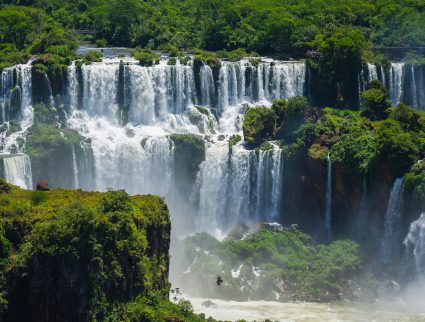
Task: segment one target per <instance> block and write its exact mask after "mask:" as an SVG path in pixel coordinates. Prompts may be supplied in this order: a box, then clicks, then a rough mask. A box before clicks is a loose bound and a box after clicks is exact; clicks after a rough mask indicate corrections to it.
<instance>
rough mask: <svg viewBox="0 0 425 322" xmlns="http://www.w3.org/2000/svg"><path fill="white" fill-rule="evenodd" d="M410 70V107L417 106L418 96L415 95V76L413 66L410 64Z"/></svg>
mask: <svg viewBox="0 0 425 322" xmlns="http://www.w3.org/2000/svg"><path fill="white" fill-rule="evenodd" d="M410 72H411V73H412V80H411V82H410V84H411V86H410V87H411V88H410V90H411V96H412V107H414V108H418V107H419V104H418V96H417V89H416V77H415V67H414V66H413V65H412V66H411V67H410Z"/></svg>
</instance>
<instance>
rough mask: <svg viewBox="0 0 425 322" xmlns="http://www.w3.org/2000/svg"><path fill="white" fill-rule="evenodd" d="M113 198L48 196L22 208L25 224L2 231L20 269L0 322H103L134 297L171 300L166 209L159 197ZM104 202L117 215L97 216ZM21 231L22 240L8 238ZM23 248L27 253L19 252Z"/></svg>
mask: <svg viewBox="0 0 425 322" xmlns="http://www.w3.org/2000/svg"><path fill="white" fill-rule="evenodd" d="M46 184H47V182H46ZM14 191H17V188H13V189H12V190H11V192H9V193H8V196H6V197H7V198H13V197H14V195H13V193H14ZM19 193H20V194H21V197H22V196H23V198H27V197H29V198H31V196H33V192H32V191H25V192H19ZM114 193H115V192H108V193H107V194H103V193H88V192H82V191H81V190H79V191H71V190H68V191H64V190H55V189H52V190H50V191H46V192H45V193H44V194H45V196H46V199H45V200H44V201H43V202H41V203H40V204H39V205H38V204H37V205H34V206H33V207H32V208H31V209H28V208H26V210H25V209H24V208H23V209H22V211H24V212H25V211H26V212H25V213H24V216H19V217H18V216H17V217H16V218H15V220H13V221H9V222H8V223H4V226H5V231H6V235H7V238H8V239H9V240H10V241H11V242H12V243H13V244H14V249H16V250H15V252H16V253H17V256H18V257H20V258H22V263H21V264H22V265H21V264H19V265H14V264H13V265H12V266H13V267H12V268H11V269H10V271H9V272H7V276H6V279H5V281H6V289H5V290H4V291H5V294H7V300H8V309H7V310H6V311H5V312H4V313H3V315H0V321H6V322H9V321H10V322H12V321H14V322H20V321H22V322H23V321H35V322H42V321H43V322H50V321H54V322H56V321H58V322H59V321H61V322H62V321H65V322H67V321H69V322H71V321H104V320H105V319H107V317H108V316H109V315H110V313H111V312H112V311H113V310H115V309H116V308H118V309H120V308H121V309H123V306H124V305H125V303H128V302H131V301H134V300H135V299H136V298H137V297H138V296H147V295H148V294H149V293H150V292H159V293H160V294H161V295H162V296H163V298H164V299H167V298H168V291H169V283H168V266H169V255H168V251H169V245H170V220H169V214H168V209H167V206H166V205H165V203H164V202H163V201H162V200H161V199H160V198H159V197H156V196H135V197H125V198H127V199H125V198H124V199H123V198H121V199H120V197H114V196H113V194H114ZM111 194H112V196H113V198H115V199H111V198H112V197H111ZM124 194H125V192H124ZM127 196H128V195H127ZM6 197H5V198H6ZM1 198H3V197H1V195H0V199H1ZM107 198H109V200H112V203H113V204H114V205H115V208H116V209H113V210H111V209H106V208H102V205H103V204H104V203H105V200H108V199H107ZM109 202H111V201H109ZM18 206H19V201H16V207H18ZM105 209H106V210H105ZM11 211H13V210H11ZM5 214H6V215H5V216H6V217H7V214H8V210H7V209H6V210H5ZM33 215H35V216H38V219H37V220H35V221H34V218H35V217H33ZM51 216H53V217H51ZM25 218H26V219H25ZM49 218H50V219H49ZM2 219H3V217H1V216H0V224H1V223H2V222H3V220H2ZM46 219H47V220H46ZM22 220H23V221H25V220H28V222H25V223H24V222H22ZM23 225H24V226H25V227H24V228H23V227H22V226H23ZM19 229H21V230H24V231H23V232H21V235H22V236H21V237H20V238H12V237H14V236H15V235H17V234H18V233H20V232H18V230H19ZM18 237H19V236H18ZM23 242H25V243H26V246H27V247H28V250H29V251H28V252H21V251H20V249H21V247H20V245H21V244H22V243H23ZM18 253H19V254H18ZM0 287H1V285H0ZM0 290H1V291H2V292H3V289H1V288H0Z"/></svg>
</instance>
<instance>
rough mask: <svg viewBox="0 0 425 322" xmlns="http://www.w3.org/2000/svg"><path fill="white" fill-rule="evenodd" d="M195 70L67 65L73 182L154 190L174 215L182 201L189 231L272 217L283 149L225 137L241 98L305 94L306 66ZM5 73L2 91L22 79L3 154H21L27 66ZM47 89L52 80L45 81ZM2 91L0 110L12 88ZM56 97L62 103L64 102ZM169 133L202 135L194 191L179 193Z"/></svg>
mask: <svg viewBox="0 0 425 322" xmlns="http://www.w3.org/2000/svg"><path fill="white" fill-rule="evenodd" d="M195 72H196V68H195V64H194V61H193V60H190V61H189V62H188V63H187V64H181V63H180V62H179V61H178V60H177V62H176V64H169V63H168V61H166V60H162V61H161V62H160V63H159V64H156V65H153V66H151V67H142V66H140V65H138V64H137V62H136V61H134V60H132V59H130V58H126V59H124V60H123V61H121V60H118V59H104V60H103V62H100V63H92V64H90V65H83V66H77V64H75V63H73V64H72V65H71V66H70V67H69V68H68V75H67V84H66V88H65V91H66V92H65V93H64V94H65V95H63V98H62V99H63V102H62V103H63V105H64V106H65V108H66V112H67V113H66V115H67V126H69V127H70V128H72V129H74V130H77V131H78V132H79V133H80V134H81V135H82V136H83V137H85V138H86V141H85V142H81V147H77V146H72V151H71V152H72V154H70V155H72V160H71V162H70V163H69V164H70V166H71V167H72V169H69V171H70V172H71V171H72V174H73V180H70V182H71V183H70V184H71V185H72V188H74V187H81V188H83V189H87V190H105V189H106V188H109V187H111V188H125V189H126V190H127V191H128V192H129V193H132V194H134V193H155V194H159V195H161V196H164V197H165V198H166V199H167V202H168V204H169V206H170V209H171V213H172V216H173V217H174V218H175V216H177V218H179V217H178V216H179V214H178V213H179V211H180V209H181V204H187V203H191V204H192V206H191V207H189V208H190V211H189V212H193V214H189V216H191V218H192V221H193V218H197V220H196V223H195V226H194V227H192V228H190V230H192V229H196V230H203V229H208V230H209V231H211V230H214V231H213V232H214V233H217V232H218V231H221V232H224V231H228V230H229V229H231V228H232V226H233V225H234V224H237V223H238V222H241V221H247V222H250V223H253V224H254V223H257V222H258V221H263V220H273V221H274V220H278V219H279V217H280V203H281V198H282V175H283V156H282V151H281V150H280V149H279V148H278V147H277V146H276V145H273V149H271V150H269V151H257V152H256V151H254V150H246V149H245V148H244V146H243V144H242V143H239V144H237V145H236V146H233V147H232V148H230V147H229V142H228V139H229V137H230V135H232V134H242V133H241V125H242V121H243V114H244V112H245V110H246V108H247V104H250V105H255V104H257V103H259V102H261V104H264V105H270V104H271V102H272V100H273V99H275V98H289V97H291V96H294V95H303V94H304V86H305V84H304V83H305V72H306V67H305V63H303V62H283V61H272V60H270V59H262V61H261V62H258V63H256V64H253V63H251V61H250V60H249V59H243V60H241V61H239V62H226V61H222V62H221V66H220V67H219V70H218V71H217V73H216V74H215V73H213V69H212V68H211V67H210V66H208V65H203V66H201V67H200V68H199V69H198V72H199V75H195ZM13 73H15V74H16V73H18V75H19V77H18V79H19V83H16V82H15V83H12V82H11V79H10V77H9V76H7V75H12V74H13ZM5 75H6V76H5ZM214 75H215V76H214ZM215 77H217V78H216V79H215ZM3 78H5V81H3V82H2V93H3V92H5V90H3V88H6V87H7V88H8V93H10V91H11V90H12V89H13V88H14V87H16V86H18V85H19V91H20V97H21V102H22V103H21V108H20V111H21V116H20V118H19V120H20V121H21V126H22V131H21V132H19V134H16V135H15V134H12V135H9V136H8V137H7V138H6V141H5V142H6V143H7V144H4V149H3V152H6V153H8V152H9V151H10V152H12V151H13V150H15V151H17V152H24V150H23V149H24V145H21V146H18V144H17V143H18V141H19V140H18V138H20V137H24V136H25V133H26V130H27V129H28V127H29V126H31V124H32V108H31V65H30V64H27V65H19V66H16V67H14V68H12V69H10V70H7V71H6V73H3V74H2V79H3ZM197 82H199V83H197ZM3 84H5V85H3ZM17 84H18V85H17ZM45 86H48V87H50V85H48V83H47V82H46V84H45ZM46 93H51V90H47V91H46ZM2 95H3V96H2V107H3V106H5V104H4V102H5V100H6V99H7V98H8V97H9V96H10V95H9V94H8V95H9V96H7V97H6V95H4V94H2ZM49 96H51V95H50V94H49ZM51 103H52V104H53V101H52V102H51ZM54 103H55V104H57V106H59V108H60V106H61V104H62V103H61V102H54ZM195 104H200V105H201V106H204V107H199V106H195ZM123 124H126V125H123ZM171 133H189V134H197V135H202V136H203V135H206V137H205V140H204V142H205V145H206V158H205V161H204V162H203V163H202V164H201V165H200V168H199V170H198V172H197V173H194V178H197V179H196V184H195V186H194V187H193V190H194V192H193V193H192V195H193V198H190V196H189V195H188V196H185V197H182V196H179V194H178V193H176V191H179V190H180V186H179V183H178V182H175V173H176V171H179V169H178V167H179V166H181V165H179V164H176V163H175V155H174V149H175V147H174V143H173V140H172V139H171V138H170V137H169V135H170V134H171ZM223 135H224V140H223V139H222V138H221V136H223ZM25 159H26V160H28V161H29V159H28V158H27V157H23V158H22V160H25ZM28 171H29V170H28ZM193 180H195V179H193ZM26 186H27V187H30V185H29V184H27V185H26ZM189 194H190V193H189ZM185 211H186V210H185ZM181 226H184V224H182V225H181Z"/></svg>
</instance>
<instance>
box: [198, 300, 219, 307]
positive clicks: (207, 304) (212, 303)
mask: <svg viewBox="0 0 425 322" xmlns="http://www.w3.org/2000/svg"><path fill="white" fill-rule="evenodd" d="M201 304H202V306H205V307H211V306H217V304H215V303H214V302H213V301H211V300H206V301H203V302H202V303H201Z"/></svg>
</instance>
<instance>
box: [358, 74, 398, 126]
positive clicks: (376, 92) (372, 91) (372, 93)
mask: <svg viewBox="0 0 425 322" xmlns="http://www.w3.org/2000/svg"><path fill="white" fill-rule="evenodd" d="M361 97H362V100H363V102H362V105H361V115H362V116H365V117H367V118H369V119H371V120H382V119H384V118H386V117H387V116H388V111H387V110H388V108H390V107H391V102H390V101H389V99H388V91H387V89H386V88H385V85H384V84H382V82H380V81H379V80H373V81H372V82H371V83H370V84H369V86H368V88H367V90H365V91H364V92H363V93H362V94H361Z"/></svg>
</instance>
